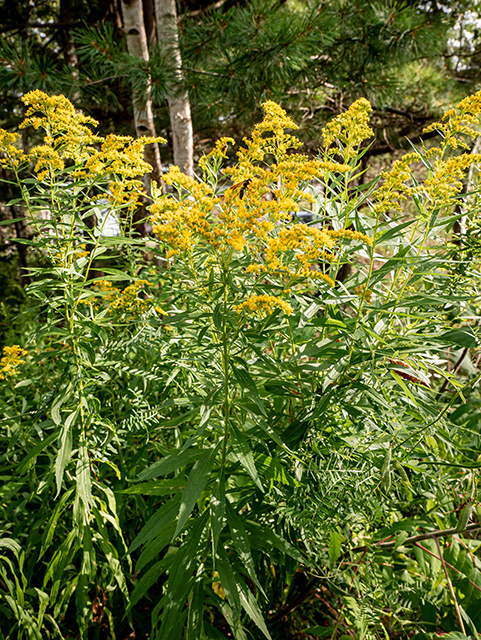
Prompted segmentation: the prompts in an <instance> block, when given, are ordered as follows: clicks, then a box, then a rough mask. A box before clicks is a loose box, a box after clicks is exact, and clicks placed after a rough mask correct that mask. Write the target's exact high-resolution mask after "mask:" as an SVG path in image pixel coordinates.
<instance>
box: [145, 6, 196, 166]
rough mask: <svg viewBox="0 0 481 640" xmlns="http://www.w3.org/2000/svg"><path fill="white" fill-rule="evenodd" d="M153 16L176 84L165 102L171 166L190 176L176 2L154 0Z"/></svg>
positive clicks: (186, 104) (190, 141)
mask: <svg viewBox="0 0 481 640" xmlns="http://www.w3.org/2000/svg"><path fill="white" fill-rule="evenodd" d="M155 16H156V21H157V39H158V41H159V43H160V45H161V46H162V47H163V48H164V50H165V51H166V52H167V56H168V60H169V63H170V64H171V65H172V67H173V69H174V70H175V79H176V85H177V86H173V87H172V96H171V97H170V98H169V99H168V103H169V112H170V126H171V129H172V141H173V146H174V164H176V165H177V166H178V167H179V169H180V170H181V171H182V172H183V173H185V174H187V175H188V176H192V175H193V173H194V137H193V132H192V117H191V113H190V101H189V94H188V93H187V91H185V90H184V89H182V82H183V73H182V58H181V55H180V47H179V32H178V27H177V10H176V7H175V0H155Z"/></svg>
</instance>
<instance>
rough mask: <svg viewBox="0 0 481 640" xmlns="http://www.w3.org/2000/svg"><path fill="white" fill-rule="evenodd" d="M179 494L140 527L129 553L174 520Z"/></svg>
mask: <svg viewBox="0 0 481 640" xmlns="http://www.w3.org/2000/svg"><path fill="white" fill-rule="evenodd" d="M180 499H181V494H180V493H179V494H177V495H176V496H174V497H173V498H171V499H170V500H169V501H168V502H166V503H165V504H164V505H162V506H161V507H160V509H158V510H157V511H156V512H155V513H154V514H153V515H152V516H151V517H150V518H149V520H148V521H147V522H146V524H145V525H144V526H143V527H142V529H141V531H140V533H139V535H138V536H137V537H136V538H135V540H134V541H133V542H132V544H131V545H130V549H129V553H132V552H133V551H135V549H138V548H139V547H140V546H141V545H142V544H144V543H145V542H148V541H149V540H152V538H155V536H156V535H157V534H158V533H159V532H160V531H162V529H163V528H164V527H166V526H167V525H168V524H170V523H171V522H172V520H175V518H177V516H178V514H179V507H180Z"/></svg>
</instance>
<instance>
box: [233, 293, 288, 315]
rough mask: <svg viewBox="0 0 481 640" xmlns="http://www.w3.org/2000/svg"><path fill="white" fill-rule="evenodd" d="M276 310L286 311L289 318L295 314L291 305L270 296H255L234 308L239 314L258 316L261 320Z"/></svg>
mask: <svg viewBox="0 0 481 640" xmlns="http://www.w3.org/2000/svg"><path fill="white" fill-rule="evenodd" d="M276 308H278V309H282V311H284V313H285V314H287V315H288V316H289V315H290V314H291V313H292V312H293V308H292V307H291V305H290V304H288V303H287V302H285V301H284V300H281V299H280V298H276V297H275V296H269V295H267V294H262V295H255V294H254V295H252V296H249V298H247V300H244V302H241V304H238V305H235V306H234V310H235V311H237V313H242V312H245V313H249V314H253V315H256V316H258V317H260V318H262V317H265V316H267V315H270V314H271V313H272V312H273V311H274V309H276Z"/></svg>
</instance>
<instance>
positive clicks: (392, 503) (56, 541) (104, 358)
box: [0, 91, 481, 640]
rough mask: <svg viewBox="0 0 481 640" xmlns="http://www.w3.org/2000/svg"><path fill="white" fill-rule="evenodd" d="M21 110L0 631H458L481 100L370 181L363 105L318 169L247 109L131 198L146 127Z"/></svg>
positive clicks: (479, 625)
mask: <svg viewBox="0 0 481 640" xmlns="http://www.w3.org/2000/svg"><path fill="white" fill-rule="evenodd" d="M23 102H24V104H25V106H26V108H27V112H26V119H25V121H24V124H23V125H21V131H26V130H27V131H30V133H29V135H30V136H31V140H32V141H33V142H32V145H30V148H29V150H28V151H27V152H26V151H25V150H21V148H20V146H19V144H18V137H17V136H16V134H14V133H7V132H6V131H3V130H2V131H0V135H1V150H2V159H1V164H2V170H3V172H4V173H3V177H4V185H5V188H6V189H8V190H10V193H11V201H10V203H9V204H10V206H15V207H19V208H20V207H22V210H23V211H25V214H24V216H25V221H24V223H25V229H26V230H27V232H28V233H25V234H24V237H23V238H22V237H19V238H17V242H19V243H23V244H24V245H25V246H27V247H28V248H29V252H30V253H29V255H30V258H29V260H30V262H29V263H28V267H29V268H28V272H24V273H23V278H24V279H28V280H29V284H28V285H27V287H26V294H25V295H26V300H25V301H23V300H22V298H21V296H20V295H19V296H18V298H17V299H16V300H17V302H16V303H15V304H16V305H17V308H18V309H19V310H20V315H19V316H18V317H17V319H15V320H14V321H12V317H11V315H9V316H8V317H4V320H3V325H2V331H3V335H4V340H5V345H6V346H5V349H4V352H3V359H2V361H1V362H0V371H1V373H0V375H1V378H2V386H1V388H0V389H1V390H0V406H1V411H0V414H1V415H2V418H1V421H0V426H1V429H0V438H1V446H0V475H1V477H2V485H1V488H0V492H1V499H0V530H1V538H0V637H3V638H5V639H9V640H13V639H17V638H29V639H30V638H35V639H37V638H38V639H39V640H44V639H48V638H52V639H54V638H79V637H80V638H92V639H93V638H119V639H124V638H128V637H130V638H133V637H136V638H140V637H149V636H150V637H152V638H157V639H165V640H170V639H173V638H179V639H180V638H186V639H188V640H191V639H194V638H199V639H204V638H209V639H210V638H212V639H217V638H229V637H234V638H236V639H237V640H245V639H247V638H272V639H273V640H281V639H284V638H306V639H311V638H319V637H324V638H332V639H333V640H334V639H337V640H345V639H346V638H356V640H363V639H364V638H366V639H367V638H369V639H370V638H405V637H406V638H407V637H409V638H411V637H415V638H416V640H431V639H433V638H435V637H438V636H440V635H442V634H444V637H446V634H450V635H449V637H450V638H451V639H459V638H465V637H471V638H477V637H478V633H480V632H481V614H480V612H481V559H480V554H479V547H480V543H479V540H478V539H477V537H476V533H477V529H478V527H479V519H478V518H479V517H480V515H481V514H480V511H481V508H480V503H479V486H478V469H479V465H480V457H479V449H480V444H481V441H480V438H481V435H480V427H481V409H480V401H481V398H480V393H479V381H480V378H481V374H480V372H479V370H478V363H479V351H478V344H479V301H480V292H479V283H480V282H481V280H480V264H479V259H480V255H481V251H480V234H479V230H480V224H479V198H478V187H477V170H476V166H477V164H478V163H479V161H480V156H479V155H477V154H476V153H471V151H470V148H471V144H472V143H473V141H474V140H476V139H477V136H478V133H477V130H476V127H477V125H478V118H479V113H480V112H481V95H480V94H476V95H474V96H472V97H470V98H467V99H465V100H464V101H462V102H461V103H460V104H459V105H458V107H456V108H454V109H452V110H450V111H449V112H448V113H447V114H446V115H445V116H444V118H443V119H442V120H441V121H440V122H438V123H435V124H434V125H432V127H431V130H432V131H436V132H437V135H438V137H437V140H438V141H439V144H437V145H433V146H430V147H429V148H426V147H424V146H419V147H413V148H412V150H411V151H410V153H409V154H408V155H406V156H403V157H402V158H400V159H399V160H397V161H395V162H394V163H393V164H392V166H391V168H390V169H389V171H387V172H386V173H384V174H382V175H377V176H375V177H374V178H373V179H372V180H367V179H366V176H365V175H364V165H363V156H364V155H365V154H366V150H367V149H368V145H369V141H370V140H371V138H372V131H371V130H370V128H369V117H370V114H371V107H370V105H369V103H368V102H367V100H365V99H364V98H362V99H360V100H357V101H355V102H353V104H352V105H351V106H350V108H349V109H347V111H345V112H344V113H342V114H341V115H340V116H338V117H337V118H335V119H333V120H331V121H330V122H329V123H328V124H327V125H326V126H325V128H324V129H323V131H322V146H321V149H320V151H319V155H318V156H317V157H316V158H308V157H307V156H304V155H302V154H300V153H298V151H296V149H297V148H298V147H299V142H298V141H297V138H296V137H295V136H294V135H293V134H294V132H295V128H296V125H295V124H294V122H293V121H292V120H291V119H290V117H289V116H288V114H286V112H285V111H283V110H282V109H281V108H280V107H279V106H278V105H277V104H276V103H274V102H270V101H268V102H266V103H264V105H263V108H264V112H265V116H264V119H263V120H262V122H261V123H259V124H258V125H256V127H255V128H254V130H253V132H252V134H251V136H250V138H248V139H246V140H245V141H244V146H243V147H241V148H240V150H239V152H238V154H237V157H233V156H232V154H230V157H229V151H228V148H229V140H228V139H221V140H220V141H219V142H218V143H217V144H216V145H215V147H214V149H213V150H212V151H211V153H209V155H207V156H205V157H204V158H203V159H202V160H201V161H200V164H199V175H201V176H202V179H201V178H200V177H199V178H191V177H188V176H186V175H184V174H182V173H181V172H180V171H179V170H178V169H177V168H175V167H174V168H172V169H171V170H170V171H169V172H168V173H167V174H165V175H164V181H165V184H166V185H168V191H167V192H166V193H162V190H161V189H160V188H159V187H156V185H155V184H153V185H152V194H151V198H149V199H148V202H147V203H146V202H145V194H144V191H143V184H142V181H141V180H140V179H139V176H141V175H142V174H144V173H145V172H146V171H148V170H149V167H148V166H147V165H146V163H145V161H144V159H143V146H144V144H146V143H149V144H152V140H151V139H140V138H139V139H132V138H127V137H121V136H116V135H113V134H109V135H107V136H105V137H103V136H102V135H100V134H101V132H100V134H97V133H93V128H94V127H95V122H94V121H93V120H92V118H90V117H88V116H84V115H82V114H79V113H78V112H76V111H75V109H74V107H73V106H72V104H71V103H70V102H69V101H68V100H67V99H66V98H64V97H62V96H53V97H49V96H48V95H46V94H44V93H42V92H40V91H32V92H31V93H28V94H26V95H25V96H24V97H23ZM38 136H40V137H38ZM222 167H224V168H222ZM145 206H147V212H146V210H145V208H143V207H145ZM146 213H148V216H149V220H150V222H151V224H152V227H153V235H152V236H142V235H141V234H140V233H139V231H138V230H139V228H140V227H141V217H142V215H146ZM301 217H303V220H304V222H302V221H301V220H300V218H301ZM109 218H110V219H111V220H112V219H115V220H117V221H118V226H119V230H120V233H119V235H106V234H105V233H104V232H105V229H106V225H107V220H109ZM154 239H155V242H154V241H153V240H154ZM19 255H21V254H20V253H19ZM19 259H20V258H19ZM9 295H12V296H14V295H15V293H14V292H12V293H11V294H9ZM9 309H13V306H12V305H11V306H10V307H9ZM9 313H13V312H12V311H9Z"/></svg>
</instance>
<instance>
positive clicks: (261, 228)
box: [151, 101, 349, 255]
mask: <svg viewBox="0 0 481 640" xmlns="http://www.w3.org/2000/svg"><path fill="white" fill-rule="evenodd" d="M263 108H264V110H265V114H266V115H265V118H264V120H263V121H262V122H261V123H260V124H258V125H256V127H255V129H254V131H253V133H252V136H251V138H250V139H247V138H246V139H245V140H244V142H245V145H246V146H245V147H243V148H241V149H240V150H239V152H238V154H237V156H238V162H237V164H236V165H235V166H234V167H229V168H227V169H225V170H224V175H228V176H230V178H231V182H232V183H233V184H232V186H230V187H229V188H227V189H226V190H225V191H224V192H223V193H222V194H221V195H217V194H215V193H214V191H213V189H214V188H213V186H212V185H210V184H208V183H206V182H201V181H197V180H195V179H193V178H189V177H188V176H185V175H183V174H182V173H181V172H180V170H179V169H178V168H177V167H172V168H171V169H170V171H169V172H168V173H167V174H166V175H165V177H164V179H165V182H166V183H167V184H169V185H174V186H175V187H176V188H177V191H178V197H177V198H176V197H174V196H172V195H170V194H168V195H167V196H164V197H161V198H159V199H158V200H157V201H156V202H154V204H153V205H152V207H151V212H152V226H153V229H154V233H155V234H156V235H158V236H159V238H160V239H161V240H162V241H163V242H164V243H165V244H166V245H168V246H169V248H170V255H175V254H179V253H184V252H188V251H189V250H191V249H193V248H194V247H195V246H196V245H197V244H199V243H201V244H202V243H205V242H206V243H207V244H209V245H211V246H212V247H214V248H215V249H220V250H225V249H229V248H233V249H235V250H236V251H243V250H244V248H247V249H249V250H251V251H252V250H254V251H256V247H257V246H258V244H259V241H260V242H266V241H267V240H268V238H269V237H270V236H272V235H273V234H274V235H275V233H276V231H275V230H276V228H277V227H279V226H281V227H282V225H284V224H286V223H289V222H290V221H291V219H292V214H293V213H294V212H296V211H298V210H299V202H300V201H306V200H309V199H310V196H309V194H307V193H306V192H305V191H304V190H303V188H302V187H303V185H304V184H305V183H306V182H309V181H310V180H312V179H313V178H316V177H319V176H320V175H322V174H323V173H324V172H325V171H331V172H345V171H348V170H349V166H348V165H343V164H339V163H336V162H333V161H332V160H328V161H324V162H320V161H317V160H309V159H308V158H307V157H306V156H302V155H300V154H296V153H294V154H293V153H291V154H290V153H288V152H289V150H292V149H296V148H297V147H298V146H299V145H300V142H299V140H298V139H297V138H295V137H294V136H291V135H290V134H287V133H286V132H285V129H286V128H292V129H295V128H297V125H295V123H294V122H293V121H292V120H291V119H290V118H289V117H288V116H287V115H286V113H285V111H284V110H283V109H281V107H279V105H277V104H275V103H274V102H270V101H269V102H265V103H264V104H263ZM230 141H231V140H230V139H229V138H223V139H221V140H220V141H219V143H218V145H216V148H215V149H214V151H213V152H212V154H213V156H210V155H209V156H206V158H205V160H204V163H203V165H202V166H203V167H206V166H207V164H208V163H209V160H210V158H211V157H215V158H217V159H219V158H221V157H222V156H223V155H224V154H225V150H226V147H227V144H228V143H229V142H230ZM272 159H274V160H275V162H274V163H272V164H270V165H269V164H267V161H268V160H271V161H272Z"/></svg>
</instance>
